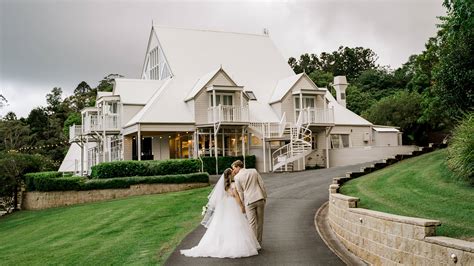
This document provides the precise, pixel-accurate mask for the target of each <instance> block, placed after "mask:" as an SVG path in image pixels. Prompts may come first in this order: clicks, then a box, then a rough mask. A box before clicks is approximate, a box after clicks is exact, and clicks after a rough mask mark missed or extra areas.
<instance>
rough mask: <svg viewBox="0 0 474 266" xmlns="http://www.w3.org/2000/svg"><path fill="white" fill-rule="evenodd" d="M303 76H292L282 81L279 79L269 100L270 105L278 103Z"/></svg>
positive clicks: (301, 74)
mask: <svg viewBox="0 0 474 266" xmlns="http://www.w3.org/2000/svg"><path fill="white" fill-rule="evenodd" d="M302 76H303V73H300V74H298V75H292V76H289V77H287V78H284V79H280V80H279V81H278V83H277V85H276V87H275V90H274V91H273V94H272V97H271V98H270V103H274V102H278V101H281V99H283V97H284V96H285V95H286V93H287V92H288V91H289V90H290V89H291V88H292V87H293V86H294V85H295V84H296V82H298V80H300V78H301V77H302Z"/></svg>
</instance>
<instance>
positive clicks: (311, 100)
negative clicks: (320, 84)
mask: <svg viewBox="0 0 474 266" xmlns="http://www.w3.org/2000/svg"><path fill="white" fill-rule="evenodd" d="M302 102H303V109H305V108H313V109H314V107H315V106H316V105H315V103H316V98H315V97H314V96H303V101H302ZM300 111H301V108H300V97H299V96H296V97H295V120H297V119H298V117H299V116H300Z"/></svg>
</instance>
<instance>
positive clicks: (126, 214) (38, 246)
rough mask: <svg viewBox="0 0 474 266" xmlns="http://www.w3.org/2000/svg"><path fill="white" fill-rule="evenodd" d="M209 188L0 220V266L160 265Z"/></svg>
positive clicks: (194, 219)
mask: <svg viewBox="0 0 474 266" xmlns="http://www.w3.org/2000/svg"><path fill="white" fill-rule="evenodd" d="M209 192H210V188H209V187H207V188H200V189H194V190H188V191H182V192H175V193H168V194H158V195H148V196H138V197H131V198H127V199H121V200H113V201H107V202H98V203H92V204H85V205H78V206H73V207H63V208H55V209H49V210H43V211H22V212H18V213H14V214H12V215H9V216H7V217H4V218H1V219H0V242H1V244H0V254H1V255H0V257H1V259H0V264H3V265H46V264H47V265H51V264H69V265H84V264H85V265H104V264H107V265H111V264H115V265H116V264H127V265H128V264H140V265H143V264H163V262H164V260H165V259H166V258H167V257H168V256H169V254H170V253H171V252H172V251H173V250H174V248H175V247H176V246H177V244H179V242H180V241H181V240H182V239H183V238H184V236H186V235H187V234H188V233H189V232H190V231H192V230H193V229H194V228H195V227H196V225H197V224H198V223H199V220H200V218H201V215H200V213H201V207H202V206H203V205H204V204H205V202H206V201H207V195H208V193H209Z"/></svg>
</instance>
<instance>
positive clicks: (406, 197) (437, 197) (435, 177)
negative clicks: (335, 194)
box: [341, 150, 474, 240]
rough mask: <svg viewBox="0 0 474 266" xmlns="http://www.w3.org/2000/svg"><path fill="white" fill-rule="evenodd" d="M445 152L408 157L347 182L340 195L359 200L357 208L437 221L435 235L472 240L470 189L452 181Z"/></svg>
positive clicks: (473, 198) (473, 222)
mask: <svg viewBox="0 0 474 266" xmlns="http://www.w3.org/2000/svg"><path fill="white" fill-rule="evenodd" d="M445 158H446V150H439V151H435V152H432V153H428V154H424V155H422V156H418V157H415V158H411V159H408V160H405V161H402V162H400V163H397V164H394V165H392V166H390V167H387V168H384V169H382V170H380V171H377V172H374V173H371V174H369V175H366V176H363V177H360V178H357V179H354V180H351V181H349V182H347V183H346V184H344V185H343V186H342V188H341V193H343V194H345V195H350V196H355V197H359V198H360V200H361V201H360V207H361V208H367V209H372V210H377V211H383V212H388V213H393V214H399V215H405V216H413V217H420V218H428V219H436V220H440V221H441V223H442V225H441V226H440V227H439V228H438V231H437V235H443V236H450V237H455V238H462V239H468V240H473V239H474V187H472V186H471V185H469V184H467V183H465V182H462V181H456V180H455V179H454V178H453V177H452V174H451V172H450V170H449V169H448V168H447V167H446V164H445Z"/></svg>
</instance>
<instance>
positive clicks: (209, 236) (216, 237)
mask: <svg viewBox="0 0 474 266" xmlns="http://www.w3.org/2000/svg"><path fill="white" fill-rule="evenodd" d="M207 206H208V210H207V212H206V215H205V216H204V219H203V221H202V222H201V224H202V225H204V226H205V227H206V228H207V231H206V233H205V234H204V236H203V237H202V238H201V241H200V242H199V244H198V245H197V246H195V247H193V248H191V249H186V250H181V254H183V255H185V256H188V257H216V258H240V257H249V256H254V255H257V254H258V250H259V249H260V245H259V243H258V241H257V238H256V237H255V234H254V233H253V231H252V230H251V228H250V226H249V224H248V222H247V218H246V217H245V208H244V205H243V204H242V201H241V200H240V197H239V195H238V193H237V191H236V189H235V187H234V183H233V182H232V169H230V168H227V169H226V170H225V171H224V174H223V175H222V176H221V178H220V179H219V181H218V182H217V184H216V186H215V187H214V189H213V190H212V192H211V194H210V195H209V202H208V205H207Z"/></svg>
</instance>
